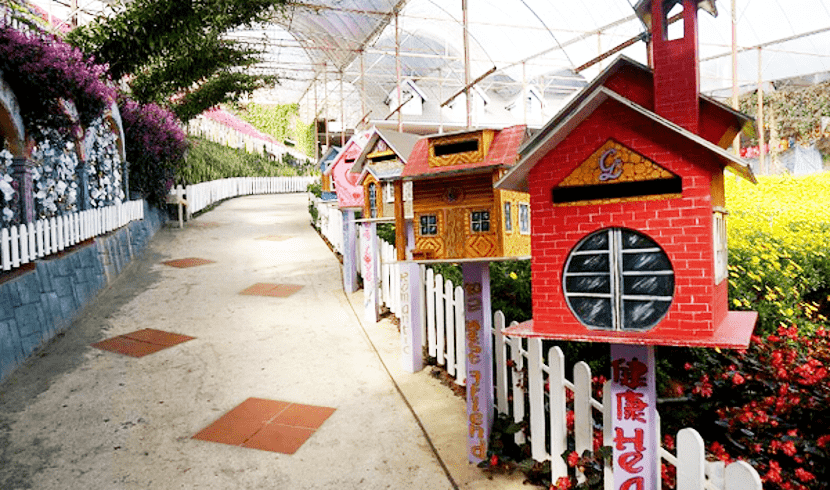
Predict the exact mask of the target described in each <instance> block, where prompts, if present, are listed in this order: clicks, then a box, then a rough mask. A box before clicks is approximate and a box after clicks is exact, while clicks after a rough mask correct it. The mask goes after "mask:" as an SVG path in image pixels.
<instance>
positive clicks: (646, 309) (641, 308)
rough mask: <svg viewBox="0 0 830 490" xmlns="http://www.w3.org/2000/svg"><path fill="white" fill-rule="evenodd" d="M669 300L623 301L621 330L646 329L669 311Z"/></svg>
mask: <svg viewBox="0 0 830 490" xmlns="http://www.w3.org/2000/svg"><path fill="white" fill-rule="evenodd" d="M670 306H671V301H639V300H624V301H623V330H647V329H649V328H651V327H653V326H654V325H655V324H656V323H657V322H658V321H660V319H661V318H663V316H665V314H666V312H668V311H669V307H670Z"/></svg>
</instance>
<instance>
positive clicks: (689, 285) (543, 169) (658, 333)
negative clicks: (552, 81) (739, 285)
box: [528, 77, 726, 339]
mask: <svg viewBox="0 0 830 490" xmlns="http://www.w3.org/2000/svg"><path fill="white" fill-rule="evenodd" d="M620 80H622V77H621V78H620ZM635 89H636V87H635ZM635 92H636V90H635ZM623 114H624V115H625V117H621V116H622V115H623ZM610 138H613V139H614V140H616V141H618V142H620V143H621V144H623V145H624V146H626V147H628V148H630V149H632V150H634V151H636V152H637V153H639V154H641V155H643V156H645V157H646V158H648V159H650V160H652V161H654V162H655V163H657V164H658V165H660V166H662V167H664V168H666V169H667V170H669V171H671V172H673V173H675V174H676V175H679V176H680V177H681V178H682V181H683V192H682V197H680V198H675V199H666V200H643V201H632V202H619V203H606V204H600V205H592V206H582V205H568V206H555V205H553V203H552V199H551V195H552V194H551V193H552V189H553V187H554V186H555V185H556V183H558V182H560V181H561V180H562V179H563V178H565V177H566V176H567V175H568V174H569V173H570V172H571V171H573V170H574V168H576V167H577V166H578V165H580V164H581V163H582V162H583V161H585V160H586V159H587V158H588V157H589V156H590V155H591V154H592V153H593V152H594V151H596V149H597V148H598V147H600V146H601V145H603V144H604V143H605V142H606V141H607V140H608V139H610ZM711 158H712V157H711V156H709V155H707V154H705V153H701V152H700V151H698V149H697V148H695V147H694V146H693V145H692V144H690V143H689V142H688V141H687V140H684V139H683V138H679V137H677V136H676V135H675V134H674V133H672V132H671V131H668V130H666V129H664V128H662V127H658V126H655V125H654V124H652V123H651V122H650V121H648V120H647V119H646V118H644V117H641V116H639V115H637V114H632V113H631V112H629V111H627V110H626V109H625V108H623V107H622V106H620V105H618V104H616V103H615V102H612V101H608V102H606V103H604V104H603V105H602V106H601V107H600V108H598V109H597V110H596V111H595V112H594V113H593V114H592V115H591V116H590V117H589V118H588V119H587V120H586V121H584V122H583V123H582V124H581V125H579V126H578V127H577V128H576V129H575V130H574V131H572V133H571V134H570V135H569V137H568V138H566V139H565V140H564V141H563V142H562V143H560V144H559V146H558V147H557V148H556V149H555V150H554V152H552V153H551V154H548V155H546V156H544V157H543V158H542V160H541V161H540V162H539V163H538V164H537V165H536V166H535V167H534V168H533V169H532V170H531V173H530V175H529V178H528V182H529V185H530V199H531V207H532V210H533V212H532V214H531V216H532V220H533V223H534V234H533V236H532V244H531V248H532V250H533V261H532V281H533V282H532V283H533V312H534V328H535V329H536V330H540V331H545V330H555V331H569V332H577V331H584V332H586V333H590V332H591V331H590V330H588V329H587V328H586V327H584V326H583V325H582V324H581V323H579V321H578V320H576V318H575V317H574V316H573V314H572V313H571V312H570V309H569V308H568V306H567V304H566V302H565V298H564V294H563V292H562V272H563V269H564V266H565V261H566V260H567V256H568V254H569V253H570V251H571V250H572V249H573V247H574V246H576V244H577V242H579V240H581V239H582V238H584V237H585V236H586V235H588V234H590V233H592V232H594V231H597V230H600V229H603V228H607V227H613V226H616V227H625V228H631V229H635V230H638V231H640V232H642V233H645V234H647V235H649V236H650V237H651V238H652V239H654V240H655V241H656V242H657V243H658V244H660V246H661V247H662V248H663V250H664V251H665V252H666V254H667V255H668V256H669V259H670V260H671V261H672V264H673V267H674V270H675V297H674V301H673V303H672V307H671V308H670V310H669V313H668V315H667V316H666V318H665V319H664V320H663V321H662V322H661V323H659V324H658V325H657V326H655V327H654V328H653V329H652V330H650V331H649V332H647V333H645V334H643V333H638V334H628V333H625V334H623V335H638V336H646V337H648V336H651V337H654V338H658V337H659V338H669V337H671V338H679V339H683V338H687V339H695V338H699V337H705V336H707V335H711V334H712V332H713V330H714V327H715V325H716V322H719V319H722V318H723V316H724V315H725V312H726V306H725V304H722V303H724V301H723V298H724V297H725V296H724V294H723V293H724V292H725V291H726V288H725V287H723V286H721V287H715V286H714V278H713V262H714V253H713V250H712V245H711V244H712V236H711V233H712V223H711V220H712V217H711V213H712V207H711V202H710V199H709V192H710V183H711V179H712V169H717V171H720V167H719V164H718V162H715V161H711ZM540 229H544V232H541V233H540V232H539V230H540ZM722 284H725V281H724V282H723V283H722ZM718 302H719V303H721V304H719V303H718Z"/></svg>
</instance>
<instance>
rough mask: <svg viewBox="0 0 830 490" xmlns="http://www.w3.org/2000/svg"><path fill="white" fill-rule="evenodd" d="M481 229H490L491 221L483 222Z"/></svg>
mask: <svg viewBox="0 0 830 490" xmlns="http://www.w3.org/2000/svg"><path fill="white" fill-rule="evenodd" d="M481 231H490V222H489V221H485V222H483V223H481Z"/></svg>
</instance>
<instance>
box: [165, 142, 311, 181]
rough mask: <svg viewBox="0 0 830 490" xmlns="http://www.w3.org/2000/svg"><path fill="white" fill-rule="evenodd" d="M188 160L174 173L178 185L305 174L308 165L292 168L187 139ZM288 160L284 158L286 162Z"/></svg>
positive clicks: (212, 144) (279, 162) (250, 154)
mask: <svg viewBox="0 0 830 490" xmlns="http://www.w3.org/2000/svg"><path fill="white" fill-rule="evenodd" d="M189 139H190V150H189V152H188V154H187V161H186V163H185V165H184V166H183V168H182V169H181V170H180V171H179V173H178V174H177V180H178V183H181V184H198V183H199V182H206V181H210V180H217V179H225V178H230V177H279V176H293V175H308V174H310V173H312V172H313V170H314V169H313V166H312V165H311V164H308V163H302V164H297V165H296V166H295V165H291V164H289V163H287V161H273V160H269V159H268V158H266V157H264V156H262V155H259V154H256V153H247V152H246V151H244V150H237V149H234V148H229V147H227V146H223V145H219V144H217V143H213V142H211V141H207V140H205V139H202V138H197V137H190V138H189ZM286 160H287V159H286Z"/></svg>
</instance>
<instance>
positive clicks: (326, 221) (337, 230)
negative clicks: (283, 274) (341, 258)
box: [313, 198, 357, 255]
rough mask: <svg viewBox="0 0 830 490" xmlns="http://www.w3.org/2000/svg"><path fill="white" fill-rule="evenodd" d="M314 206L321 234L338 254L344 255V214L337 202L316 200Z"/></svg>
mask: <svg viewBox="0 0 830 490" xmlns="http://www.w3.org/2000/svg"><path fill="white" fill-rule="evenodd" d="M313 206H314V207H315V209H317V226H318V227H319V229H320V234H321V235H323V236H324V237H326V240H328V241H329V243H330V244H331V246H332V248H334V250H335V251H336V252H337V253H339V254H341V255H342V254H343V212H342V211H340V208H338V207H337V201H323V200H321V199H316V198H315V199H314V202H313ZM355 233H357V231H355Z"/></svg>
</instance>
